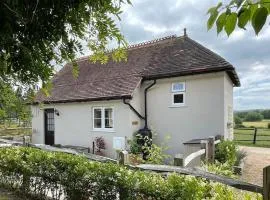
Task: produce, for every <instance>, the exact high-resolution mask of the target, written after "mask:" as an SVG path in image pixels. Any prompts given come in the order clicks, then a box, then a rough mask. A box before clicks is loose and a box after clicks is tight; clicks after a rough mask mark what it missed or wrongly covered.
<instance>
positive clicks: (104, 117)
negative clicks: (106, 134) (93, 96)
mask: <svg viewBox="0 0 270 200" xmlns="http://www.w3.org/2000/svg"><path fill="white" fill-rule="evenodd" d="M113 118H114V117H113V108H112V107H95V108H93V129H94V130H113V128H114V119H113Z"/></svg>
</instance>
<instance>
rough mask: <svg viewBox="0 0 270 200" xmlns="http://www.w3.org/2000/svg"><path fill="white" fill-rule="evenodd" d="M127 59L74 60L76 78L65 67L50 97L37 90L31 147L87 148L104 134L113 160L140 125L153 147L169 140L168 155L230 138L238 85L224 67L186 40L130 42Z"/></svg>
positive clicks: (234, 75)
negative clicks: (198, 142)
mask: <svg viewBox="0 0 270 200" xmlns="http://www.w3.org/2000/svg"><path fill="white" fill-rule="evenodd" d="M127 54H128V60H127V62H113V61H109V62H108V63H107V64H104V65H102V64H99V63H95V64H94V63H90V62H89V60H88V58H87V57H85V58H80V59H78V60H77V63H78V65H79V70H80V73H79V77H78V78H77V79H75V78H74V77H73V75H72V66H71V65H70V64H67V65H66V66H64V67H63V68H62V69H61V70H60V71H59V72H58V73H57V74H56V75H55V77H54V78H53V81H52V82H53V88H52V91H51V96H49V97H46V96H44V95H43V94H42V93H41V92H40V93H39V94H38V95H37V97H36V100H35V104H34V105H32V114H33V119H32V127H33V137H32V140H33V142H34V143H45V144H50V145H52V144H63V145H77V146H85V147H90V148H92V142H93V141H94V139H95V137H97V136H102V137H103V138H104V140H105V143H106V150H105V153H106V155H107V156H110V157H115V156H116V151H115V148H114V147H115V146H114V145H116V144H115V143H116V142H118V143H119V142H120V141H121V139H122V141H127V139H130V138H132V135H133V133H134V132H136V131H138V130H140V129H142V128H146V129H151V130H152V132H155V133H156V134H157V136H156V137H155V138H154V142H155V143H160V142H162V141H163V140H164V138H165V136H166V135H170V136H171V139H170V140H169V141H168V142H169V144H168V145H169V147H170V148H169V150H168V152H169V153H170V154H176V153H181V152H183V143H184V142H186V141H188V140H191V139H195V138H205V137H208V136H213V135H224V137H225V138H226V139H231V138H232V137H233V130H232V123H233V87H235V86H236V87H238V86H240V81H239V78H238V76H237V73H236V72H235V69H234V67H233V66H232V65H231V64H230V63H228V62H227V61H226V60H224V59H223V58H222V57H220V56H218V55H217V54H215V53H214V52H212V51H210V50H209V49H207V48H205V47H203V46H202V45H200V44H199V43H197V42H195V41H194V40H192V39H190V38H189V37H188V36H187V35H184V36H181V37H176V36H169V37H165V38H160V39H157V40H154V41H148V42H145V43H141V44H137V45H133V46H130V47H129V48H128V49H127ZM39 103H43V106H42V107H41V106H40V105H39ZM120 144H121V142H120ZM118 146H119V144H118ZM120 146H121V145H120ZM122 148H125V144H122Z"/></svg>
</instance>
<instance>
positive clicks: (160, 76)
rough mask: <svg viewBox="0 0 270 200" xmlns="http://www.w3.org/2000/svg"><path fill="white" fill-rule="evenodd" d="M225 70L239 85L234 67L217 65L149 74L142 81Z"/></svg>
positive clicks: (237, 85)
mask: <svg viewBox="0 0 270 200" xmlns="http://www.w3.org/2000/svg"><path fill="white" fill-rule="evenodd" d="M221 71H226V72H227V73H228V75H229V77H230V78H231V80H232V82H233V83H234V85H235V86H236V87H239V86H240V81H239V78H238V76H237V74H236V72H235V69H234V67H232V66H226V67H219V68H208V69H196V70H186V71H182V72H173V73H166V74H158V75H149V76H143V81H145V80H153V79H163V78H172V77H178V76H188V75H198V74H207V73H214V72H221Z"/></svg>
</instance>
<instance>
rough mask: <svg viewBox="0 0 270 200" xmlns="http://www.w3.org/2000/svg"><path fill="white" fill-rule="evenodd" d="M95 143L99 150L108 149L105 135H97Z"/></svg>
mask: <svg viewBox="0 0 270 200" xmlns="http://www.w3.org/2000/svg"><path fill="white" fill-rule="evenodd" d="M95 144H96V147H97V152H101V150H105V149H106V145H105V141H104V139H103V137H96V138H95Z"/></svg>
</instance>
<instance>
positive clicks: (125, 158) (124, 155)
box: [119, 150, 129, 165]
mask: <svg viewBox="0 0 270 200" xmlns="http://www.w3.org/2000/svg"><path fill="white" fill-rule="evenodd" d="M128 163H129V155H128V152H127V151H125V150H124V151H120V152H119V164H120V165H125V164H128Z"/></svg>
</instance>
